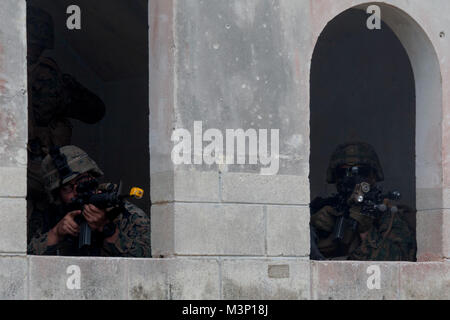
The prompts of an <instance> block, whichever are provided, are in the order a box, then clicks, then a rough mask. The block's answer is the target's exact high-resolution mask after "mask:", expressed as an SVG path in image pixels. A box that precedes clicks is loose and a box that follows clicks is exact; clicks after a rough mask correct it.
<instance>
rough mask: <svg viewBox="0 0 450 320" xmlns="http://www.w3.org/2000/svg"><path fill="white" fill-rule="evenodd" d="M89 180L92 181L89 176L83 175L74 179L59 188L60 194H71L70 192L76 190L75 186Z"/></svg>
mask: <svg viewBox="0 0 450 320" xmlns="http://www.w3.org/2000/svg"><path fill="white" fill-rule="evenodd" d="M91 179H93V177H92V176H91V175H90V174H88V173H84V174H82V175H81V176H79V177H78V178H76V179H74V180H72V181H71V182H69V183H66V184H65V185H63V186H62V187H61V192H62V193H63V194H69V193H71V192H73V191H74V190H75V188H76V186H77V185H78V184H80V183H82V182H86V181H89V180H91Z"/></svg>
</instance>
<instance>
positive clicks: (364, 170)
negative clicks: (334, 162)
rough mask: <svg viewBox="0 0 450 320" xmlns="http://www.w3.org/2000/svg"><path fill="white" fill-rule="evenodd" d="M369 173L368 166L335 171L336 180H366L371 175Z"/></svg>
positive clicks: (369, 168)
mask: <svg viewBox="0 0 450 320" xmlns="http://www.w3.org/2000/svg"><path fill="white" fill-rule="evenodd" d="M371 173H372V168H371V167H369V166H352V167H349V168H337V169H336V177H337V178H345V177H354V176H360V177H363V178H368V177H369V176H370V175H371Z"/></svg>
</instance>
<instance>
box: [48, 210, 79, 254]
mask: <svg viewBox="0 0 450 320" xmlns="http://www.w3.org/2000/svg"><path fill="white" fill-rule="evenodd" d="M79 214H81V210H75V211H72V212H69V213H68V214H66V215H65V216H64V218H62V219H61V221H59V222H58V224H57V225H56V226H54V227H53V229H51V230H50V231H49V234H48V242H47V245H49V246H51V245H54V244H57V243H58V242H60V241H61V240H62V239H63V238H64V236H66V235H71V236H74V237H76V236H78V233H79V232H80V227H79V226H78V224H77V223H76V222H75V217H76V216H77V215H79Z"/></svg>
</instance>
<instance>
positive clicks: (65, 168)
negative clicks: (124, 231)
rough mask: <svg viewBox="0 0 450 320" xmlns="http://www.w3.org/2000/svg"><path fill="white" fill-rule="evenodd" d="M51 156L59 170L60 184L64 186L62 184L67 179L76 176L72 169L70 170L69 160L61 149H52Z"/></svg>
mask: <svg viewBox="0 0 450 320" xmlns="http://www.w3.org/2000/svg"><path fill="white" fill-rule="evenodd" d="M49 154H50V156H51V157H52V160H53V163H54V164H55V167H56V169H57V170H58V173H59V177H60V179H61V180H60V183H61V185H62V182H63V181H64V179H66V178H67V177H70V176H71V175H73V174H74V172H73V171H72V169H70V167H69V165H68V163H67V158H66V156H65V155H64V154H62V153H61V152H60V150H59V147H52V148H50V152H49Z"/></svg>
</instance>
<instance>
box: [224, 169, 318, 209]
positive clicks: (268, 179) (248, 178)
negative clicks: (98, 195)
mask: <svg viewBox="0 0 450 320" xmlns="http://www.w3.org/2000/svg"><path fill="white" fill-rule="evenodd" d="M309 198H310V195H309V181H308V177H307V176H305V177H304V176H292V175H273V176H267V175H259V174H251V173H225V174H223V175H222V201H224V202H243V203H265V204H297V205H307V204H309V202H310V200H309Z"/></svg>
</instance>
